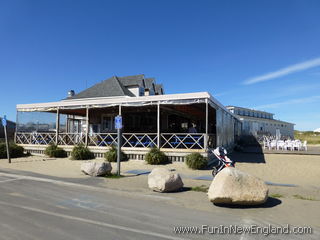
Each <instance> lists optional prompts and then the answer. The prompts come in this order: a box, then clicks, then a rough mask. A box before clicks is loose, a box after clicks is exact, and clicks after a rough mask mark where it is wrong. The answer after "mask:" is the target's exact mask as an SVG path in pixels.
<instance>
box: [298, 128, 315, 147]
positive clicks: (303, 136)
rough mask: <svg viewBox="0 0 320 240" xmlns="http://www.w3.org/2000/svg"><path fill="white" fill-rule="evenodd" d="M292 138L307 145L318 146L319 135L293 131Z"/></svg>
mask: <svg viewBox="0 0 320 240" xmlns="http://www.w3.org/2000/svg"><path fill="white" fill-rule="evenodd" d="M294 138H295V139H300V140H301V141H307V142H308V144H320V133H314V132H311V131H306V132H304V131H297V130H295V131H294Z"/></svg>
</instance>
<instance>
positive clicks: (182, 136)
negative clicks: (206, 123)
mask: <svg viewBox="0 0 320 240" xmlns="http://www.w3.org/2000/svg"><path fill="white" fill-rule="evenodd" d="M204 141H205V134H202V133H162V134H161V147H162V148H176V149H204V148H205V146H204Z"/></svg>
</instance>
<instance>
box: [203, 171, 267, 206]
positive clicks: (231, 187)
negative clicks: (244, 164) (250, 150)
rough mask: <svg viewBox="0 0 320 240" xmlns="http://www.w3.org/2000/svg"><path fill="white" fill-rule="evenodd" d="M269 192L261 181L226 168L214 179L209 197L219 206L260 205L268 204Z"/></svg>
mask: <svg viewBox="0 0 320 240" xmlns="http://www.w3.org/2000/svg"><path fill="white" fill-rule="evenodd" d="M268 191H269V190H268V187H267V185H266V184H265V183H264V182H263V181H262V180H261V179H259V178H257V177H255V176H252V175H250V174H247V173H244V172H241V171H239V170H237V169H236V168H233V167H226V168H224V169H223V170H222V171H221V172H219V173H218V174H217V175H216V176H215V178H214V179H213V181H212V183H211V185H210V188H209V191H208V197H209V200H210V201H211V202H213V203H218V204H237V205H258V204H262V203H265V202H266V200H267V198H268Z"/></svg>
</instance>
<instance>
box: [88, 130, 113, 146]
mask: <svg viewBox="0 0 320 240" xmlns="http://www.w3.org/2000/svg"><path fill="white" fill-rule="evenodd" d="M88 138H89V142H88V144H89V146H97V147H106V146H111V145H113V144H116V143H117V142H118V136H117V134H116V133H93V134H89V136H88Z"/></svg>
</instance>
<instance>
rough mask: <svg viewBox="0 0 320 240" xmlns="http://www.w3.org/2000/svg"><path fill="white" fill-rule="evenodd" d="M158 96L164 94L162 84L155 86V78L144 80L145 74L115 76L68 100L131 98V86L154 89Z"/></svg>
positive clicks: (132, 95)
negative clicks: (129, 88)
mask: <svg viewBox="0 0 320 240" xmlns="http://www.w3.org/2000/svg"><path fill="white" fill-rule="evenodd" d="M153 84H154V90H155V93H156V94H162V92H161V89H162V90H163V87H162V84H155V79H154V78H146V79H145V78H144V75H143V74H140V75H133V76H126V77H117V76H113V77H111V78H108V79H107V80H104V81H102V82H101V83H98V84H96V85H93V86H92V87H90V88H87V89H85V90H83V91H82V92H80V93H78V94H76V95H74V96H72V97H68V98H66V99H79V98H95V97H116V96H129V97H134V94H133V93H132V92H130V91H129V90H128V88H127V87H130V86H143V87H145V88H146V89H153Z"/></svg>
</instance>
